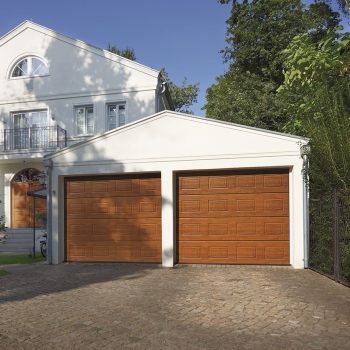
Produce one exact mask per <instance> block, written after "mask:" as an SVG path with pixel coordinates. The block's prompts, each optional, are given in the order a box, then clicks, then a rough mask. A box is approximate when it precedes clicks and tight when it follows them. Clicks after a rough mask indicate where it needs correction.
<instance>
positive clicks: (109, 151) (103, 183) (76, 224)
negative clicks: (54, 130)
mask: <svg viewBox="0 0 350 350" xmlns="http://www.w3.org/2000/svg"><path fill="white" fill-rule="evenodd" d="M307 143H308V140H307V139H304V138H300V137H295V136H291V135H285V134H280V133H274V132H270V131H265V130H260V129H255V128H250V127H246V126H240V125H235V124H230V123H225V122H220V121H217V120H211V119H206V118H200V117H194V116H189V115H185V114H180V113H176V112H170V111H163V112H160V113H157V114H154V115H152V116H150V117H147V118H144V119H141V120H139V121H136V122H134V123H131V124H128V125H126V126H123V127H119V128H117V129H115V130H112V131H109V132H107V133H104V134H102V135H99V136H95V137H93V138H91V139H89V140H87V141H84V142H81V143H79V144H75V145H72V146H70V147H68V148H65V149H62V150H61V151H58V152H56V153H54V154H51V155H48V156H47V157H45V160H44V164H45V166H46V169H47V171H48V175H49V176H48V193H49V197H48V208H49V210H48V213H51V214H49V215H48V233H49V238H48V239H49V260H50V262H52V263H54V264H57V263H60V262H63V261H115V262H155V263H162V265H163V266H167V267H171V266H173V265H174V264H176V263H228V264H276V265H289V264H290V265H292V266H293V267H295V268H304V267H305V266H307V254H306V253H305V252H306V251H307V241H308V239H307V236H308V235H307V215H306V213H307V198H306V193H307V192H306V190H305V183H304V181H303V159H302V156H301V153H300V149H301V147H302V146H303V145H306V144H307Z"/></svg>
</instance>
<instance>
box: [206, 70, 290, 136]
mask: <svg viewBox="0 0 350 350" xmlns="http://www.w3.org/2000/svg"><path fill="white" fill-rule="evenodd" d="M277 87H278V86H277V84H276V83H274V82H273V81H266V82H265V81H262V80H261V79H260V78H259V76H257V75H256V74H252V73H249V72H244V73H242V72H240V71H239V70H238V69H234V68H232V69H230V71H229V72H228V73H226V74H225V75H223V76H221V77H218V78H217V83H216V84H214V85H212V86H211V87H210V88H209V89H208V90H207V104H206V109H207V114H208V115H210V116H214V117H215V118H216V119H222V120H225V121H230V122H234V123H239V124H247V125H251V126H255V127H259V128H265V129H273V130H279V129H281V128H282V127H283V125H284V124H286V122H287V120H286V117H285V114H283V113H281V110H283V104H281V101H280V100H279V99H278V98H276V93H275V91H276V89H277Z"/></svg>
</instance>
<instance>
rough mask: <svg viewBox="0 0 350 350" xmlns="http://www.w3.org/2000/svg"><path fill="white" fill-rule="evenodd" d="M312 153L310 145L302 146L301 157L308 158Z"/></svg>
mask: <svg viewBox="0 0 350 350" xmlns="http://www.w3.org/2000/svg"><path fill="white" fill-rule="evenodd" d="M310 151H311V147H310V144H306V145H302V146H300V155H301V156H302V157H304V156H308V155H309V154H310Z"/></svg>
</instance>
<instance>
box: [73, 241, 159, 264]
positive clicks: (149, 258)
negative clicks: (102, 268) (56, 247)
mask: <svg viewBox="0 0 350 350" xmlns="http://www.w3.org/2000/svg"><path fill="white" fill-rule="evenodd" d="M67 250H68V251H67V254H68V256H69V257H70V259H69V261H101V262H106V261H110V262H158V263H160V262H161V242H153V243H148V242H147V244H140V243H139V242H119V243H118V246H115V245H114V246H105V245H100V246H99V245H96V244H82V245H79V246H73V245H72V246H68V247H67Z"/></svg>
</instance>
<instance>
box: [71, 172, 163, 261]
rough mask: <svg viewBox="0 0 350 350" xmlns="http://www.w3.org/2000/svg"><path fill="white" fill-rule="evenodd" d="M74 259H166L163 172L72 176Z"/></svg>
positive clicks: (72, 255)
mask: <svg viewBox="0 0 350 350" xmlns="http://www.w3.org/2000/svg"><path fill="white" fill-rule="evenodd" d="M65 193H66V259H67V260H68V261H111V262H157V263H159V262H161V255H162V253H161V245H162V241H161V236H162V233H161V191H160V177H159V176H157V175H133V176H114V177H95V178H72V179H67V180H66V192H65Z"/></svg>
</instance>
